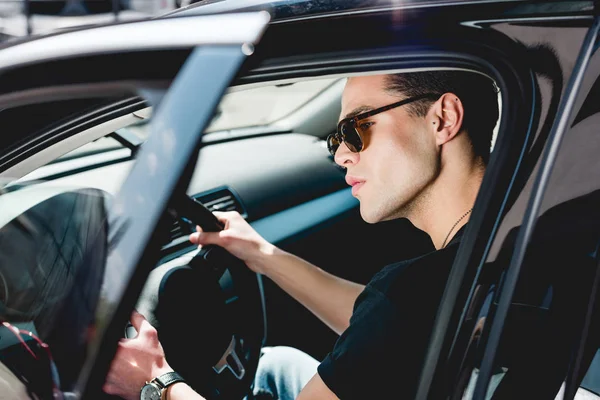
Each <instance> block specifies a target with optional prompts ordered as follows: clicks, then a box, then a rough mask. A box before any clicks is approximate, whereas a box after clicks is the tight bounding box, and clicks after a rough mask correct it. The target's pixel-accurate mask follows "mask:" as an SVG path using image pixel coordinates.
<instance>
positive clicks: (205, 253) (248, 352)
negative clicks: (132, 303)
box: [136, 196, 265, 400]
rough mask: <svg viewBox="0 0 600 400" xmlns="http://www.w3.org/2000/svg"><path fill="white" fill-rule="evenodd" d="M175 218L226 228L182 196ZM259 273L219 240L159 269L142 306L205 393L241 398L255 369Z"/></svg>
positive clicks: (171, 356)
mask: <svg viewBox="0 0 600 400" xmlns="http://www.w3.org/2000/svg"><path fill="white" fill-rule="evenodd" d="M173 210H174V211H175V212H176V215H175V217H177V218H185V219H187V220H189V221H191V222H192V223H194V224H197V225H199V226H201V227H202V229H203V230H204V231H212V232H215V231H219V230H221V229H222V228H223V227H222V225H221V223H220V222H219V221H218V220H217V218H216V217H215V216H214V215H213V214H212V213H211V212H210V211H209V210H208V209H206V208H205V207H204V206H203V205H202V204H200V203H199V202H197V201H195V200H193V199H191V198H190V197H188V196H183V197H180V198H179V199H178V201H177V202H176V203H175V204H174V207H173ZM264 307H265V304H264V297H263V293H262V283H261V277H260V275H258V274H256V273H254V272H252V271H251V270H250V269H249V268H248V267H247V266H246V265H245V264H244V263H243V262H242V261H241V260H239V259H237V258H236V257H234V256H232V255H231V254H229V253H228V252H227V251H225V250H224V249H222V248H220V247H216V246H204V247H203V248H201V249H200V250H199V252H198V253H197V254H196V255H195V256H194V257H193V258H191V259H190V258H189V257H188V258H187V259H185V258H180V259H176V260H173V261H172V262H167V263H165V264H163V265H161V266H159V267H157V268H156V269H154V270H153V271H152V272H151V273H150V275H149V277H148V280H147V281H146V285H145V287H144V289H143V291H142V294H141V296H140V299H139V301H138V304H137V307H136V308H137V310H138V311H139V312H140V313H141V314H143V315H144V316H145V317H146V319H147V320H148V321H149V322H150V323H151V324H152V325H153V326H154V327H155V328H156V329H157V331H158V336H159V339H160V341H161V343H162V346H163V349H164V351H165V355H166V357H167V360H168V362H169V364H170V365H171V367H173V369H175V370H176V371H177V372H178V373H179V374H180V375H182V376H183V377H184V378H185V380H186V382H187V383H188V384H189V385H190V386H191V387H192V388H193V389H194V390H196V391H197V392H198V393H200V394H201V395H203V396H205V397H207V398H210V399H224V400H225V399H236V400H239V399H242V398H243V397H244V396H245V395H246V394H248V392H249V389H250V387H251V384H252V382H253V380H254V375H255V374H256V368H257V365H258V359H259V357H260V351H261V347H262V345H263V342H264V337H265V312H264Z"/></svg>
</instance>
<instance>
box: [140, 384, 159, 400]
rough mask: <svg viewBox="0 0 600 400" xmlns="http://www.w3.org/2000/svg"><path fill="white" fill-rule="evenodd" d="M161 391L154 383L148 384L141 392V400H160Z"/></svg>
mask: <svg viewBox="0 0 600 400" xmlns="http://www.w3.org/2000/svg"><path fill="white" fill-rule="evenodd" d="M160 392H161V390H160V389H159V388H158V387H157V386H156V385H154V384H152V383H147V384H146V385H144V387H143V388H142V391H141V392H140V400H160Z"/></svg>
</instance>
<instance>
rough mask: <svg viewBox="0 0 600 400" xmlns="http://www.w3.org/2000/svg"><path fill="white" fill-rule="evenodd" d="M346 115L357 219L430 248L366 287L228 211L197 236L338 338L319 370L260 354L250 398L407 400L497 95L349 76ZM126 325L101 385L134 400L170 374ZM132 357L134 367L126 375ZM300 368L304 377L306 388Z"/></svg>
mask: <svg viewBox="0 0 600 400" xmlns="http://www.w3.org/2000/svg"><path fill="white" fill-rule="evenodd" d="M342 116H343V119H342V120H341V121H340V124H339V125H338V131H337V134H335V135H332V136H330V137H329V138H328V145H329V148H330V151H331V152H332V153H333V154H334V155H335V162H336V163H337V164H338V165H340V166H341V167H343V168H345V169H346V171H347V174H346V181H347V183H348V184H349V185H351V186H352V194H353V195H354V196H355V197H356V198H358V199H359V201H360V212H361V216H362V217H363V219H364V220H365V221H367V222H369V223H376V222H380V221H387V220H392V219H395V218H408V219H409V220H410V221H411V222H412V223H413V224H414V225H415V226H416V227H417V228H419V229H421V230H423V231H425V232H427V233H428V234H429V236H430V237H431V240H432V242H433V244H434V246H435V249H432V251H431V252H430V253H428V254H425V255H423V256H421V257H419V258H416V259H413V260H409V261H404V262H400V263H397V264H392V265H390V266H388V267H386V268H384V269H383V270H382V271H381V272H379V273H378V274H377V275H376V276H375V277H373V279H372V280H371V282H369V284H368V285H367V286H366V287H365V286H362V285H359V284H356V283H353V282H349V281H346V280H343V279H340V278H337V277H335V276H332V275H330V274H328V273H327V272H325V271H323V270H321V269H319V268H317V267H316V266H314V265H312V264H310V263H308V262H306V261H304V260H302V259H299V258H297V257H295V256H294V255H291V254H289V253H286V252H284V251H282V250H280V249H278V248H277V247H275V246H273V245H272V244H270V243H268V242H266V241H265V240H264V239H263V238H262V237H260V236H259V235H258V234H257V233H256V232H255V231H254V230H253V229H252V228H251V227H250V225H248V224H247V223H246V222H245V221H244V220H243V218H241V217H240V216H239V215H238V214H235V213H218V214H217V217H218V218H219V219H220V220H221V221H222V222H223V223H224V224H225V229H224V230H223V231H221V232H219V233H208V232H201V231H199V232H198V233H196V234H193V235H192V237H191V240H192V242H194V243H197V244H199V245H206V244H215V245H218V246H222V247H224V248H225V249H227V250H228V251H229V252H231V253H232V254H233V255H235V256H236V257H238V258H240V259H242V260H244V261H245V262H246V264H247V265H248V267H249V268H251V269H252V270H253V271H255V272H258V273H261V274H264V275H266V276H268V277H269V278H270V279H272V280H273V281H274V282H276V283H277V284H278V285H279V286H280V287H281V288H283V289H284V290H285V291H286V292H288V293H289V294H290V295H291V296H293V297H294V298H295V299H297V300H298V301H299V302H301V303H302V304H303V305H304V306H306V307H307V308H308V309H310V310H311V311H312V312H313V313H314V314H315V315H317V316H318V317H319V318H320V319H321V320H323V321H324V322H325V323H326V324H327V325H328V326H329V327H331V328H332V329H333V330H334V331H335V332H337V333H338V334H340V338H339V340H338V341H337V343H336V345H335V347H334V349H333V351H332V352H331V353H330V354H329V355H328V356H327V357H326V358H325V360H323V362H322V363H321V364H320V365H318V370H317V371H314V369H317V368H316V367H317V364H318V363H317V362H316V361H314V360H311V359H310V358H308V356H307V355H305V354H303V353H301V352H299V351H290V349H289V348H287V349H286V348H284V349H280V350H278V348H275V349H273V350H271V352H268V353H267V354H266V355H265V356H263V358H262V359H261V363H260V365H259V371H258V374H257V378H256V387H255V391H256V392H261V393H271V394H273V397H274V398H280V399H286V398H295V397H296V395H297V398H298V399H300V400H307V399H337V398H343V399H348V398H357V399H366V398H386V397H390V396H393V397H394V398H411V397H412V396H413V395H414V391H415V390H416V383H417V380H418V377H419V373H420V370H421V366H422V361H423V358H424V355H425V351H426V348H427V344H428V341H429V336H430V333H431V328H432V326H433V322H434V318H435V314H436V311H437V308H438V305H439V301H440V299H441V296H442V293H443V290H444V287H445V284H446V279H447V277H448V274H449V271H450V268H451V266H452V262H453V260H454V257H455V255H456V251H457V249H458V244H459V242H460V236H461V234H462V232H463V230H464V228H463V227H464V225H465V224H466V223H467V221H468V219H469V216H470V213H471V211H472V207H473V204H474V202H475V198H476V196H477V192H478V190H479V187H480V185H481V181H482V179H483V175H484V172H485V167H486V165H487V162H488V160H489V152H490V146H491V138H492V132H493V129H494V126H495V124H496V120H497V118H498V103H497V91H496V87H495V85H494V84H493V82H492V81H491V80H489V79H488V78H486V77H483V76H481V75H478V74H474V73H466V72H452V71H433V72H420V73H410V74H397V75H379V76H365V77H354V78H350V79H349V80H348V82H347V84H346V87H345V89H344V93H343V97H342ZM399 245H401V243H399ZM340 251H342V250H340ZM132 320H133V321H132V322H133V324H134V325H137V326H136V328H139V329H138V331H140V334H139V336H138V338H135V339H131V340H124V341H122V342H121V343H120V345H119V350H118V352H117V356H116V359H115V361H114V362H113V366H112V369H111V372H110V373H109V376H108V378H107V383H106V386H105V390H106V391H107V392H109V393H113V394H118V395H121V396H122V397H125V398H137V397H138V396H139V391H140V388H141V386H142V385H143V384H144V382H145V381H146V380H150V379H152V378H154V377H156V376H159V375H160V374H163V373H165V372H168V371H170V367H169V366H168V364H167V362H166V360H165V359H164V353H163V352H162V348H161V347H160V343H159V342H158V340H157V336H156V331H155V330H154V329H153V328H152V327H151V326H150V325H149V324H148V322H147V321H145V320H144V319H143V317H142V316H140V315H139V314H136V313H134V316H133V317H132ZM281 351H285V352H287V353H288V354H289V357H291V358H293V359H295V360H292V359H290V360H289V365H288V366H282V365H281V362H280V361H277V362H273V360H274V359H275V360H280V359H281V357H280V356H278V355H277V354H278V353H280V354H281ZM132 362H134V363H135V365H137V367H138V368H136V374H137V375H135V376H134V377H131V372H130V370H131V368H132V367H131V365H132ZM290 368H292V369H295V371H292V372H289V369H290ZM286 369H287V370H288V371H287V374H286V373H285V372H284V371H286ZM307 369H308V370H310V369H312V372H311V374H310V375H311V376H312V377H310V379H309V380H308V382H307V383H306V382H303V380H306V378H305V376H306V371H307ZM127 376H129V377H130V378H129V379H124V378H123V377H127ZM291 381H294V382H291ZM292 386H295V387H296V388H297V389H294V388H292ZM167 390H168V396H169V397H168V398H169V399H172V400H175V399H179V398H190V399H191V398H200V397H199V396H198V395H197V394H195V393H194V392H193V391H192V390H191V389H190V388H189V387H188V386H186V385H185V384H184V383H176V384H174V385H172V386H171V387H169V388H168V389H167ZM300 390H301V391H300ZM298 391H300V393H299V394H298V393H297V392H298ZM194 396H195V397H194Z"/></svg>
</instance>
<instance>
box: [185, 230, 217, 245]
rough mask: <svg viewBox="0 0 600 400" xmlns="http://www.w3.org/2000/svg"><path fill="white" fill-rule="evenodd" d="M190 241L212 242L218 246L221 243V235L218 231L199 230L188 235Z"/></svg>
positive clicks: (195, 242) (198, 242)
mask: <svg viewBox="0 0 600 400" xmlns="http://www.w3.org/2000/svg"><path fill="white" fill-rule="evenodd" d="M197 230H198V229H197ZM190 242H192V243H194V244H202V245H206V244H214V245H217V246H218V245H220V244H221V236H220V235H219V232H202V230H200V231H198V232H196V233H192V234H191V235H190Z"/></svg>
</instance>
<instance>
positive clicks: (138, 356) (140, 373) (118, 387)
mask: <svg viewBox="0 0 600 400" xmlns="http://www.w3.org/2000/svg"><path fill="white" fill-rule="evenodd" d="M131 324H132V325H133V327H134V328H135V330H136V331H137V332H138V334H137V336H136V337H135V338H133V339H121V340H120V341H119V346H118V348H117V353H116V354H115V358H114V359H113V361H112V363H111V365H110V370H109V371H108V375H107V376H106V382H105V383H104V386H103V389H104V391H105V392H106V393H108V394H112V395H116V396H119V397H121V398H123V399H126V400H138V399H139V398H140V391H141V389H142V386H144V385H145V384H146V382H150V381H151V380H152V379H154V378H156V377H157V376H161V375H163V374H166V373H167V372H172V371H173V369H172V368H171V367H170V366H169V364H168V363H167V360H166V359H165V352H164V351H163V348H162V345H161V344H160V342H159V340H158V332H157V331H156V329H154V327H153V326H152V325H150V323H149V322H148V321H147V320H146V318H144V316H143V315H141V314H140V313H138V312H136V311H134V312H133V313H132V314H131ZM167 395H168V396H167V398H168V399H169V400H183V399H188V400H205V399H204V397H202V396H200V395H199V394H198V393H196V392H195V391H194V390H193V389H192V388H191V387H189V386H188V385H186V384H185V383H175V384H173V385H171V386H169V387H168V388H167Z"/></svg>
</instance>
